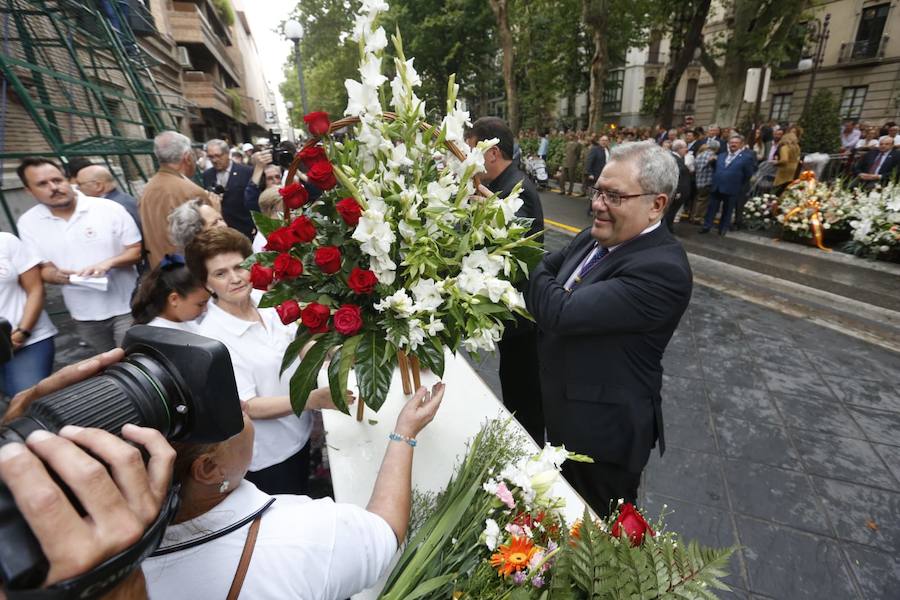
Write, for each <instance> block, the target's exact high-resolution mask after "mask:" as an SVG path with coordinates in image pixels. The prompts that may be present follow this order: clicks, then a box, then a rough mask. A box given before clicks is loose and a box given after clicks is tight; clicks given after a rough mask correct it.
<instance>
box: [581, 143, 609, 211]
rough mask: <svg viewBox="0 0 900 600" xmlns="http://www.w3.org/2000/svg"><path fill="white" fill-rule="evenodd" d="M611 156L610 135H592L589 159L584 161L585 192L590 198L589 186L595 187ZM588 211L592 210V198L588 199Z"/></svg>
mask: <svg viewBox="0 0 900 600" xmlns="http://www.w3.org/2000/svg"><path fill="white" fill-rule="evenodd" d="M608 158H609V137H607V136H605V135H601V136H600V139H599V140H598V139H597V137H596V136H593V137H591V149H590V150H589V151H588V155H587V159H586V160H585V161H584V193H585V194H586V195H587V197H588V198H590V197H591V194H590V193H588V190H589V188H591V187H593V185H594V183H596V181H597V177H599V176H600V173H601V171H603V167H605V166H606V160H607V159H608ZM588 212H591V206H590V200H589V201H588Z"/></svg>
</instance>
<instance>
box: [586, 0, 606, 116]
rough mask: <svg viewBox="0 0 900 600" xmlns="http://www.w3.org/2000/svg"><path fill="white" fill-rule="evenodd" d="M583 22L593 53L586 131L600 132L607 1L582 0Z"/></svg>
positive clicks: (604, 75)
mask: <svg viewBox="0 0 900 600" xmlns="http://www.w3.org/2000/svg"><path fill="white" fill-rule="evenodd" d="M582 14H583V17H584V23H585V25H586V26H587V28H588V30H589V32H590V34H591V39H592V40H593V41H594V55H593V56H592V57H591V83H590V88H589V93H588V131H592V132H595V133H599V132H600V125H601V123H602V121H601V120H602V118H603V84H604V83H605V82H606V71H607V68H608V66H609V65H608V60H607V59H608V57H609V49H608V47H607V43H608V36H607V30H608V27H609V1H608V0H584V3H583V5H582Z"/></svg>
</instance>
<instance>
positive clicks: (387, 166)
mask: <svg viewBox="0 0 900 600" xmlns="http://www.w3.org/2000/svg"><path fill="white" fill-rule="evenodd" d="M387 8H388V7H387V4H386V3H385V2H384V1H383V0H364V1H363V2H362V6H361V8H360V11H359V13H358V14H357V16H356V19H355V24H354V27H353V32H352V34H351V38H352V39H353V40H354V41H356V42H358V44H359V50H360V66H359V73H360V80H359V81H355V80H347V81H346V82H345V86H346V88H347V93H348V97H349V99H348V104H347V109H346V111H345V114H346V115H349V117H348V118H346V119H344V120H342V121H338V122H336V123H331V122H330V120H329V118H328V115H327V114H325V113H312V114H310V115H307V116H306V117H305V118H304V120H305V121H306V122H307V124H308V129H309V131H310V133H311V134H312V135H313V136H316V140H315V141H313V142H311V143H309V144H307V145H306V146H305V147H304V148H303V149H302V150H301V151H300V152H299V153H298V156H297V157H296V159H295V161H294V164H293V165H292V166H291V169H290V171H289V177H288V181H293V176H294V174H295V173H296V171H297V169H298V167H299V166H300V165H301V164H302V165H304V166H305V167H306V176H307V178H308V179H309V181H310V182H312V183H313V184H315V185H316V186H317V187H319V188H320V189H322V190H324V191H325V192H324V194H323V195H322V196H321V197H320V198H319V199H317V200H316V201H315V202H310V201H309V194H308V192H307V190H306V188H305V186H304V185H303V184H301V183H291V184H290V185H288V186H287V187H285V188H282V189H281V190H280V192H281V196H282V198H283V199H284V206H285V219H284V220H283V221H281V220H273V219H268V218H266V217H264V216H262V215H255V219H256V223H257V227H258V228H259V230H260V231H261V232H262V234H263V235H265V236H266V239H267V242H268V243H267V245H266V248H265V250H266V251H265V252H261V253H258V254H256V255H254V256H253V257H251V259H249V260H248V267H249V268H250V269H251V277H252V281H253V285H254V287H256V288H257V289H261V290H265V291H266V293H265V295H264V296H263V299H262V301H261V303H260V306H263V307H266V306H274V307H276V308H277V310H278V314H279V315H280V317H281V319H282V321H284V322H285V323H291V322H294V321H299V322H300V328H299V332H298V336H297V338H296V340H295V341H294V342H293V343H292V344H291V345H290V347H289V348H288V350H287V352H286V353H285V357H284V365H288V364H290V363H291V362H292V361H293V360H294V359H295V358H296V357H297V355H298V353H299V352H300V350H301V349H302V348H303V347H304V346H306V345H307V344H308V343H309V342H310V341H314V342H315V344H314V345H313V346H312V347H311V348H310V349H309V350H308V351H307V353H306V355H305V357H304V359H303V361H302V363H301V365H300V367H299V368H298V369H297V371H296V372H295V374H294V375H293V376H292V378H291V382H290V396H291V402H292V405H293V407H294V410H296V411H297V412H298V413H299V411H301V410H303V407H304V406H305V403H306V399H307V396H308V395H309V392H310V391H311V390H312V389H313V388H314V387H315V385H316V378H317V374H318V372H319V370H320V369H321V367H322V365H323V364H324V361H325V358H326V356H329V355H330V356H331V362H330V364H329V367H328V382H329V387H330V389H331V392H332V398H333V400H334V403H335V405H336V406H338V407H339V408H341V409H342V410H344V411H345V412H346V410H347V408H346V405H345V401H344V390H345V389H346V387H347V379H348V375H349V371H350V369H351V368H353V369H354V371H355V374H356V382H357V384H358V386H359V391H360V396H361V398H362V399H363V400H364V401H365V404H367V405H368V406H370V407H371V408H372V409H374V410H378V408H379V407H380V406H381V404H382V403H383V402H384V400H385V398H386V396H387V393H388V390H389V388H390V382H391V378H392V374H393V370H394V366H395V365H396V364H397V360H398V358H397V357H398V355H399V356H400V358H401V360H402V359H403V358H404V357H405V355H406V353H411V354H413V355H415V357H416V360H421V362H422V364H424V366H425V367H427V368H429V369H431V370H432V371H433V372H435V373H437V374H438V375H441V374H443V367H444V350H445V348H449V349H450V350H453V351H455V350H456V349H457V348H458V347H459V346H460V345H463V346H464V347H465V348H466V349H468V350H470V351H479V350H489V351H490V350H493V349H494V347H495V343H496V342H497V341H498V340H499V339H500V336H501V335H502V333H503V328H504V322H505V321H508V320H511V319H513V318H514V316H515V315H517V314H518V315H522V316H524V317H528V313H527V311H526V310H525V303H524V299H523V297H522V294H521V292H520V291H519V290H517V288H516V286H515V284H516V283H517V282H519V281H521V280H524V279H525V278H526V277H527V274H528V272H529V269H531V268H533V266H534V265H535V264H536V263H537V261H538V260H540V256H541V253H542V251H541V248H540V245H539V243H538V242H537V241H536V240H535V239H534V238H535V237H536V235H535V236H531V237H529V236H528V235H527V232H528V231H529V228H530V227H531V222H530V220H528V219H522V218H518V217H516V216H515V214H516V211H517V210H518V209H519V207H520V206H521V205H522V200H521V199H520V198H519V190H518V188H517V189H516V190H514V191H513V193H511V194H510V195H509V196H507V197H506V198H502V199H501V198H499V197H498V196H496V195H491V196H489V197H477V196H476V189H477V179H476V177H477V175H478V174H479V173H482V172H484V152H485V150H486V149H487V148H489V147H491V146H492V145H493V144H495V143H496V140H490V141H485V142H482V143H479V144H478V146H477V147H476V148H473V149H471V150H470V149H469V148H468V146H467V145H466V144H465V143H464V139H463V136H464V130H465V127H466V125H467V124H468V113H467V112H466V111H464V110H463V109H462V107H461V105H460V104H459V103H457V102H456V101H455V98H456V93H457V90H458V86H457V85H456V84H455V83H454V81H453V80H452V79H451V81H450V83H449V89H448V96H449V99H448V103H447V116H446V117H445V118H444V119H443V121H442V123H441V124H440V126H439V127H431V126H428V125H427V124H425V123H424V122H423V118H424V115H425V107H424V103H423V102H422V101H421V100H420V99H419V98H418V97H417V96H416V94H415V88H416V86H418V85H419V83H420V80H419V76H418V74H417V73H416V71H415V69H414V68H413V59H411V58H410V59H408V60H407V59H406V57H405V56H404V55H403V47H402V42H401V39H400V35H399V33H398V34H397V35H395V36H394V37H393V42H394V47H395V49H396V55H397V56H396V57H395V58H394V59H393V66H394V72H395V75H394V77H393V79H392V80H391V81H390V98H391V100H390V103H391V107H392V108H393V109H394V112H386V111H384V110H383V107H382V103H383V102H385V99H386V91H385V89H384V85H385V84H386V83H387V81H388V78H387V77H386V76H385V75H384V74H382V61H383V60H384V59H385V54H384V49H385V47H386V46H387V36H386V34H385V31H384V29H383V28H382V27H377V26H376V25H377V20H378V16H379V14H380V13H382V12H384V11H385V10H387ZM348 125H349V126H351V127H352V130H351V134H350V135H349V136H347V137H346V138H344V139H343V140H342V141H340V140H338V139H337V138H336V137H334V136H333V135H331V132H332V131H335V130H337V129H338V128H341V127H344V126H348Z"/></svg>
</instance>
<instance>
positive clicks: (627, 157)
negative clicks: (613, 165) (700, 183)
mask: <svg viewBox="0 0 900 600" xmlns="http://www.w3.org/2000/svg"><path fill="white" fill-rule="evenodd" d="M609 160H610V161H619V162H630V163H632V164H634V166H635V168H636V169H637V181H638V185H640V186H641V190H642V191H644V192H647V193H648V194H651V193H652V194H665V195H666V196H668V198H669V199H670V200H671V199H672V197H673V196H674V194H675V189H676V188H677V187H678V165H677V164H676V163H675V158H674V157H673V156H672V154H671V153H670V152H668V151H666V150H665V149H664V148H663V147H662V146H658V145H657V144H656V142H654V141H653V140H647V141H644V142H626V143H624V144H619V145H618V146H616V147H615V148H613V149H612V151H611V152H610V153H609Z"/></svg>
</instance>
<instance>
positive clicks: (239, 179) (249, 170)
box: [203, 163, 256, 238]
mask: <svg viewBox="0 0 900 600" xmlns="http://www.w3.org/2000/svg"><path fill="white" fill-rule="evenodd" d="M251 175H253V167H251V166H249V165H238V164H235V163H231V174H230V175H229V176H228V184H227V185H226V186H225V193H224V194H223V195H222V216H223V217H224V218H225V222H226V223H227V224H228V226H229V227H232V228H234V229H237V230H238V231H240V232H241V233H243V234H244V235H246V236H247V237H249V238H252V237H253V233H254V231H255V230H256V225H254V224H253V219H252V218H250V211H249V210H247V207H246V206H245V205H244V188H246V187H247V184H248V183H250V176H251ZM203 186H204V187H205V188H206V189H208V190H209V189H212V188H213V187H215V186H216V170H215V169H214V168H211V169H207V170H206V171H204V172H203Z"/></svg>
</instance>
